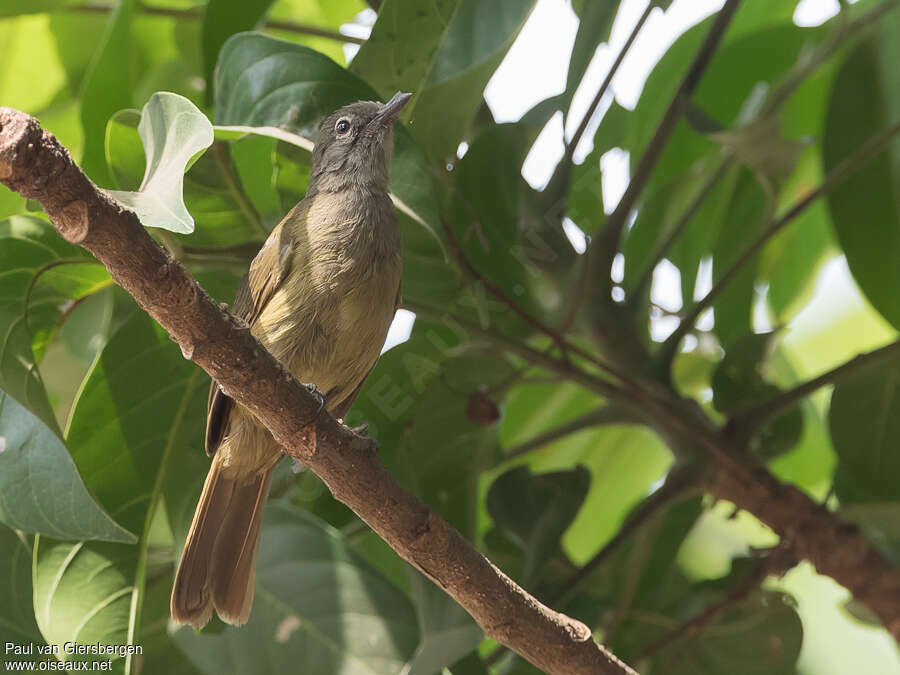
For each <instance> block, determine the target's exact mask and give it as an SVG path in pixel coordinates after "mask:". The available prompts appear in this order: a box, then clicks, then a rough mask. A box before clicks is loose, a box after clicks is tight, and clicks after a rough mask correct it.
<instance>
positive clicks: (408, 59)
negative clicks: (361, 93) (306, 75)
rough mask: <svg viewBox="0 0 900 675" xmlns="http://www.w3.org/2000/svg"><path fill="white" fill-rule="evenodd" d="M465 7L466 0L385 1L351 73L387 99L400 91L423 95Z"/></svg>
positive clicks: (352, 65)
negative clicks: (453, 24)
mask: <svg viewBox="0 0 900 675" xmlns="http://www.w3.org/2000/svg"><path fill="white" fill-rule="evenodd" d="M461 4H462V0H436V1H435V2H431V3H421V2H415V1H414V0H413V1H410V0H384V2H382V3H381V6H380V7H379V8H378V20H377V21H376V22H375V25H374V26H373V27H372V33H371V35H370V36H369V39H368V40H366V41H365V43H364V44H363V45H362V46H361V47H360V48H359V52H357V54H356V56H355V57H354V58H353V62H352V63H351V64H350V70H351V71H353V72H354V73H356V74H357V75H359V76H360V77H361V78H362V79H364V80H366V82H368V83H369V84H371V85H372V86H373V87H374V88H375V89H376V90H377V91H378V93H379V94H380V95H381V96H382V97H383V98H384V99H385V100H387V99H388V98H389V97H391V96H392V95H393V94H394V92H397V91H409V92H412V93H413V94H415V93H418V92H421V91H422V89H423V87H424V86H425V83H426V82H427V80H428V75H429V73H430V72H431V69H432V68H433V67H434V63H435V60H436V59H438V58H439V50H440V48H441V45H442V43H443V42H444V40H445V39H446V38H447V32H448V31H449V29H450V24H451V22H452V20H453V17H454V15H455V14H456V12H457V10H458V9H459V7H460V5H461Z"/></svg>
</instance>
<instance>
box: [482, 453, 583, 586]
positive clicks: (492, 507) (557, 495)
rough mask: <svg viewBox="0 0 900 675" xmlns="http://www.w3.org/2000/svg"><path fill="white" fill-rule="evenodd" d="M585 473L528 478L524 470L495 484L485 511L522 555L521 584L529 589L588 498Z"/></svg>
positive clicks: (575, 471) (512, 472)
mask: <svg viewBox="0 0 900 675" xmlns="http://www.w3.org/2000/svg"><path fill="white" fill-rule="evenodd" d="M590 483H591V475H590V472H589V471H588V470H587V469H585V468H584V467H576V468H575V469H572V470H571V471H558V472H555V473H545V474H538V475H533V474H532V473H531V471H530V470H529V469H528V468H527V467H524V466H520V467H516V468H515V469H511V470H509V471H507V472H506V473H504V474H503V475H502V476H500V477H499V478H497V479H496V480H495V481H494V483H493V485H491V489H490V490H489V491H488V495H487V507H488V511H489V512H490V514H491V516H492V517H493V519H494V522H495V523H496V525H497V527H499V528H500V529H501V530H502V531H503V532H504V534H506V536H507V537H509V538H510V539H511V540H512V541H513V542H515V544H516V545H517V546H519V548H521V549H522V550H523V551H524V552H525V567H524V570H523V572H522V580H521V581H522V583H523V584H525V585H526V586H527V585H529V584H531V583H533V582H534V581H535V580H536V578H537V576H538V575H539V574H541V571H542V568H543V566H544V565H545V564H546V562H547V561H548V560H549V559H550V558H551V557H553V556H554V555H555V554H556V553H557V551H558V550H559V546H560V541H561V539H562V535H563V534H564V533H565V531H566V530H567V529H568V528H569V526H570V525H571V524H572V521H573V520H574V519H575V516H576V515H577V514H578V511H579V509H580V508H581V505H582V504H583V503H584V499H585V497H586V496H587V492H588V488H589V487H590Z"/></svg>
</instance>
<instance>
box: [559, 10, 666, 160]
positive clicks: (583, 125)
mask: <svg viewBox="0 0 900 675" xmlns="http://www.w3.org/2000/svg"><path fill="white" fill-rule="evenodd" d="M652 11H653V3H652V2H651V3H649V4H648V5H647V8H646V9H645V10H644V13H643V14H641V18H639V19H638V21H637V23H636V24H634V28H632V30H631V35H629V36H628V39H627V40H626V41H625V44H624V45H622V48H621V49H620V50H619V53H618V54H617V55H616V60H615V61H613V63H612V65H611V66H610V67H609V72H608V73H606V77H605V78H604V79H603V83H602V84H601V85H600V88H599V89H598V90H597V93H596V95H595V96H594V100H593V101H591V104H590V106H588V109H587V112H585V114H584V117H583V118H582V119H581V122H580V123H579V124H578V127H577V128H576V129H575V133H574V134H572V140H570V141H569V143H568V144H567V145H566V151H565V154H564V155H563V159H562V161H563V163H564V164H571V163H572V156H573V155H574V154H575V149H576V148H577V147H578V144H579V143H580V142H581V137H582V136H584V132H585V131H586V130H587V128H588V125H589V124H590V123H591V119H593V117H594V114H595V113H596V112H597V108H599V107H600V103H601V102H602V101H603V97H604V96H605V95H606V92H607V90H608V89H609V85H610V84H612V81H613V78H614V77H615V76H616V73H617V72H618V71H619V66H621V65H622V61H624V60H625V56H626V55H627V54H628V50H630V49H631V45H632V44H634V41H635V39H637V36H638V33H640V32H641V29H642V28H643V27H644V24H645V23H646V22H647V18H648V17H649V16H650V12H652Z"/></svg>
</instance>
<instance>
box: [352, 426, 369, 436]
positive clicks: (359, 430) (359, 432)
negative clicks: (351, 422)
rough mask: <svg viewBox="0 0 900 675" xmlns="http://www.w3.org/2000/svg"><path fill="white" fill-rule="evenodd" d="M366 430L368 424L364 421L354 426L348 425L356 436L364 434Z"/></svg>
mask: <svg viewBox="0 0 900 675" xmlns="http://www.w3.org/2000/svg"><path fill="white" fill-rule="evenodd" d="M368 430H369V425H368V424H366V423H363V424H360V425H358V426H355V427H350V431H352V432H353V433H354V434H356V435H357V436H364V435H365V433H366V432H367V431H368Z"/></svg>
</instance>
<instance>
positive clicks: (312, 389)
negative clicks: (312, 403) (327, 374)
mask: <svg viewBox="0 0 900 675" xmlns="http://www.w3.org/2000/svg"><path fill="white" fill-rule="evenodd" d="M303 386H304V387H306V391H308V392H309V393H310V394H312V395H313V397H315V398H316V399H318V401H319V408H318V410H316V414H315V415H313V418H312V419H311V420H310V421H309V424H312V423H313V422H315V421H316V420H317V419H319V415H321V414H322V411H323V410H324V409H325V394H323V393H322V391H321V390H320V389H319V388H318V387H317V386H316V385H315V384H313V383H312V382H303Z"/></svg>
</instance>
